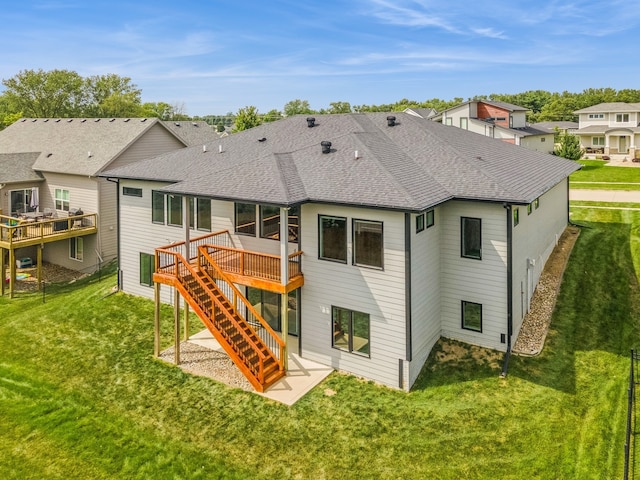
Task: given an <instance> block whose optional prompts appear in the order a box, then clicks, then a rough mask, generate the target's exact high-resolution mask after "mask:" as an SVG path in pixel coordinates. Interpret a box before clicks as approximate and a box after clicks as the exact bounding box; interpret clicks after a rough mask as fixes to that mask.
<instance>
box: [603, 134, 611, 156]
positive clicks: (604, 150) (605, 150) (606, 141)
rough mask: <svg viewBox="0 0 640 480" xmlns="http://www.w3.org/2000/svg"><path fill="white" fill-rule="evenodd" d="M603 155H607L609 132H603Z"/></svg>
mask: <svg viewBox="0 0 640 480" xmlns="http://www.w3.org/2000/svg"><path fill="white" fill-rule="evenodd" d="M602 151H603V152H604V154H605V155H609V151H610V150H609V134H608V133H605V134H604V149H603V150H602Z"/></svg>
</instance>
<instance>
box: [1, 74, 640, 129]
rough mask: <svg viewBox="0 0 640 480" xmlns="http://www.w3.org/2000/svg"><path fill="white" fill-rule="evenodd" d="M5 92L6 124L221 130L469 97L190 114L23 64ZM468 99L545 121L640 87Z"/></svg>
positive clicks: (116, 79)
mask: <svg viewBox="0 0 640 480" xmlns="http://www.w3.org/2000/svg"><path fill="white" fill-rule="evenodd" d="M2 84H3V85H4V87H5V90H4V92H3V93H2V94H0V129H1V128H4V127H5V126H7V125H10V124H11V123H13V122H14V121H16V120H17V119H19V118H22V117H48V118H53V117H56V118H69V117H103V118H111V117H130V118H135V117H157V118H160V119H162V120H204V121H206V122H207V123H209V124H210V125H213V126H215V127H216V128H217V130H218V131H224V130H231V131H240V130H246V129H248V128H252V127H255V126H257V125H260V124H261V123H263V122H272V121H275V120H278V119H280V118H283V117H288V116H291V115H298V114H303V115H313V114H324V113H358V112H398V111H402V110H404V109H406V108H426V109H434V110H436V111H439V112H440V111H442V110H446V109H447V108H451V107H453V106H455V105H458V104H460V103H463V102H464V101H465V100H464V99H463V98H458V97H456V98H453V99H451V100H443V99H439V98H432V99H429V100H424V101H418V100H409V99H406V98H403V99H401V100H398V101H397V102H395V103H390V104H381V105H366V104H363V105H351V104H350V103H349V102H346V101H337V102H331V103H329V106H328V107H327V108H321V109H319V110H314V109H312V108H311V106H310V104H309V101H308V100H301V99H295V100H291V101H289V102H287V103H286V104H285V105H284V107H283V108H282V110H278V109H272V110H269V111H268V112H265V113H260V112H259V111H258V109H257V107H255V106H252V105H249V106H246V107H243V108H240V109H239V110H238V111H237V112H235V113H233V112H227V113H226V114H225V115H205V116H194V117H190V116H189V115H187V113H186V110H185V108H184V105H183V104H182V105H181V104H174V105H171V104H168V103H165V102H157V103H153V102H149V103H142V101H141V95H142V91H141V90H140V89H139V88H138V87H137V86H136V85H135V84H134V83H132V81H131V79H130V78H128V77H121V76H119V75H115V74H107V75H95V76H90V77H82V76H80V75H79V74H78V73H76V72H74V71H70V70H50V71H43V70H23V71H21V72H19V73H18V74H16V75H15V76H13V77H11V78H9V79H4V80H2ZM468 100H493V101H502V102H507V103H512V104H514V105H519V106H521V107H524V108H526V109H527V110H528V113H527V121H528V122H529V123H536V122H543V121H562V120H568V121H577V118H576V115H575V114H574V113H573V112H575V111H576V110H580V109H582V108H586V107H589V106H591V105H596V104H598V103H605V102H627V103H640V90H634V89H623V90H616V89H613V88H588V89H585V90H583V91H582V92H579V93H573V92H568V91H563V92H561V93H560V92H548V91H546V90H528V91H526V92H522V93H516V94H505V93H492V94H490V95H477V96H475V97H473V98H469V99H468Z"/></svg>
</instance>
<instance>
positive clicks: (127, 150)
mask: <svg viewBox="0 0 640 480" xmlns="http://www.w3.org/2000/svg"><path fill="white" fill-rule="evenodd" d="M215 138H217V136H216V135H215V132H213V130H212V129H211V127H209V126H208V125H207V124H206V123H205V122H183V123H180V122H162V121H159V120H158V119H155V118H131V119H129V118H111V119H108V118H62V119H60V118H58V119H53V118H52V119H49V118H23V119H21V120H18V121H17V122H15V123H13V124H12V125H10V126H9V127H7V128H6V129H4V130H2V131H0V254H1V260H2V262H1V265H2V269H1V270H2V273H3V275H2V276H3V277H4V272H5V266H6V265H7V256H8V259H9V260H8V264H9V266H10V268H11V272H10V275H9V277H10V289H9V290H10V293H12V292H13V282H14V281H15V268H14V267H15V263H16V260H17V259H19V258H21V257H26V258H31V259H33V263H36V261H35V259H36V258H38V259H42V260H43V261H46V262H49V263H55V264H57V265H61V266H63V267H66V268H70V269H73V270H81V271H87V272H89V271H93V269H95V268H96V266H97V265H98V264H99V263H100V262H102V261H108V260H112V259H113V258H115V257H116V255H117V222H116V210H117V208H116V202H117V195H116V185H115V183H113V182H109V181H107V180H106V179H104V178H101V177H99V176H98V174H99V173H100V172H101V171H103V170H104V169H105V168H107V167H110V168H112V167H115V166H119V165H127V164H129V163H133V162H136V161H139V160H142V159H145V158H149V157H154V156H156V155H159V154H161V153H164V152H169V151H172V150H177V149H181V148H185V147H187V146H190V145H198V144H199V145H202V144H203V143H205V142H207V141H211V140H213V139H215ZM76 213H81V215H78V216H77V218H76V219H69V218H70V215H71V216H74V214H76ZM39 263H40V262H38V264H39ZM2 291H3V292H4V283H3V289H2Z"/></svg>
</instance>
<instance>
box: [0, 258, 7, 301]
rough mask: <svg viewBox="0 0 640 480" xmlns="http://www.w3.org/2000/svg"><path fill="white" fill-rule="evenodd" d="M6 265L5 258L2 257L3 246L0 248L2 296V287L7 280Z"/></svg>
mask: <svg viewBox="0 0 640 480" xmlns="http://www.w3.org/2000/svg"><path fill="white" fill-rule="evenodd" d="M5 265H6V260H5V257H4V248H0V272H2V296H3V297H4V287H5V283H6V280H7V277H6V276H5V275H6V269H5V268H4V266H5Z"/></svg>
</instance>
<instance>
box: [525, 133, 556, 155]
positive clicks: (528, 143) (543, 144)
mask: <svg viewBox="0 0 640 480" xmlns="http://www.w3.org/2000/svg"><path fill="white" fill-rule="evenodd" d="M542 139H544V141H542ZM520 145H521V146H522V147H524V148H526V149H528V150H535V151H537V152H542V153H551V152H553V134H552V133H550V134H549V135H533V136H528V137H522V138H521V139H520Z"/></svg>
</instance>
